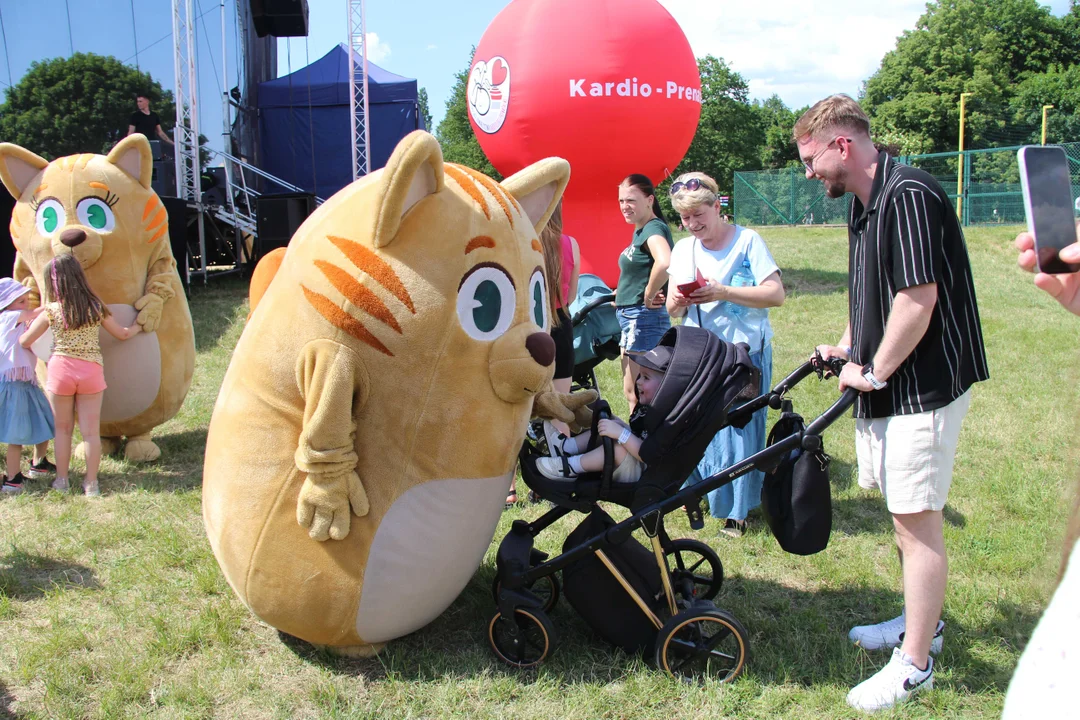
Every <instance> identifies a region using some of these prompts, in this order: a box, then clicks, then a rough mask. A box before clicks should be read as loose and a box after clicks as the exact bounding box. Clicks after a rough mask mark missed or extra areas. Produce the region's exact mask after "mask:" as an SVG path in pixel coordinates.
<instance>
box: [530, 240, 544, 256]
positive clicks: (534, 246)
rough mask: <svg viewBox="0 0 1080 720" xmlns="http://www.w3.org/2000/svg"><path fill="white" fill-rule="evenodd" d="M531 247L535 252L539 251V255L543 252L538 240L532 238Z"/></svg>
mask: <svg viewBox="0 0 1080 720" xmlns="http://www.w3.org/2000/svg"><path fill="white" fill-rule="evenodd" d="M532 249H533V250H535V251H536V252H538V253H540V254H541V255H543V254H544V248H543V247H541V245H540V241H539V240H533V241H532Z"/></svg>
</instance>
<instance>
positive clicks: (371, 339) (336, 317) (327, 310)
mask: <svg viewBox="0 0 1080 720" xmlns="http://www.w3.org/2000/svg"><path fill="white" fill-rule="evenodd" d="M300 287H301V289H303V291H304V297H306V298H307V301H308V302H309V303H311V306H312V307H313V308H315V309H316V310H317V311H318V313H319V314H320V315H322V316H323V317H324V318H326V319H327V320H329V321H330V324H331V325H334V326H335V327H338V328H341V329H342V330H344V331H345V332H347V333H349V334H350V335H352V336H353V337H354V338H356V339H357V340H359V341H360V342H362V343H367V344H368V345H370V346H371V347H373V348H375V349H376V350H378V351H379V352H381V353H386V354H387V355H389V356H390V357H394V353H392V352H390V351H389V350H388V349H387V348H386V346H385V345H383V344H382V343H381V342H379V339H378V338H377V337H375V336H374V335H372V334H371V333H370V332H368V329H367V328H366V327H364V324H363V323H362V322H360V321H359V320H357V319H356V318H354V317H353V316H352V315H349V314H348V313H347V312H345V311H344V310H342V309H341V308H339V307H338V306H337V305H335V304H334V303H333V302H331V300H330V298H328V297H326V296H325V295H320V294H319V293H317V292H315V291H314V290H308V289H307V288H306V287H304V286H303V285H301V286H300Z"/></svg>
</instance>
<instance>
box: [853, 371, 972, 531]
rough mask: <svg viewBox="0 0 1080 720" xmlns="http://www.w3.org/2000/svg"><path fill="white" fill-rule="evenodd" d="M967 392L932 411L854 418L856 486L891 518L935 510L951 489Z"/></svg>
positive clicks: (967, 403)
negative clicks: (878, 499)
mask: <svg viewBox="0 0 1080 720" xmlns="http://www.w3.org/2000/svg"><path fill="white" fill-rule="evenodd" d="M970 405H971V390H968V391H967V392H965V393H964V394H963V395H961V396H960V397H958V398H957V399H956V400H953V401H952V402H951V403H949V404H948V405H946V406H945V407H942V408H938V409H937V410H928V411H927V412H922V413H916V414H914V415H894V416H892V417H885V418H873V419H870V418H856V419H855V452H856V455H857V456H858V459H859V485H860V486H861V487H864V488H866V489H868V490H873V489H874V488H878V489H879V490H881V494H882V495H884V496H885V504H886V506H887V507H888V508H889V512H890V513H892V514H894V515H905V514H908V513H917V512H923V511H924V510H941V509H942V508H944V507H945V501H946V500H947V499H948V497H949V486H950V485H952V474H953V461H954V460H955V459H956V441H957V440H958V439H959V437H960V426H961V425H963V422H964V416H965V415H967V411H968V407H969V406H970Z"/></svg>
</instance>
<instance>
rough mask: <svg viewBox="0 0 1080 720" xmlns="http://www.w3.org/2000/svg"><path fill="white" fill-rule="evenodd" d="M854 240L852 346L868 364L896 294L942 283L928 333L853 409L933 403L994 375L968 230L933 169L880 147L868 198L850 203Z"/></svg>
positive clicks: (875, 413)
mask: <svg viewBox="0 0 1080 720" xmlns="http://www.w3.org/2000/svg"><path fill="white" fill-rule="evenodd" d="M848 246H849V252H848V298H849V306H848V319H849V321H850V323H851V347H852V350H851V354H852V360H853V361H854V362H856V363H858V364H860V365H865V364H866V363H868V362H870V361H871V360H873V358H874V354H875V353H876V352H877V350H878V346H879V345H880V344H881V341H882V338H883V337H884V336H885V324H886V322H887V321H888V318H889V312H890V310H891V309H892V304H893V298H895V297H896V294H897V293H898V292H899V291H901V290H903V289H905V288H909V287H914V286H916V285H926V284H928V283H937V304H936V305H935V306H934V310H933V314H932V315H931V317H930V325H929V327H927V329H926V334H925V335H923V337H922V339H921V340H920V341H919V343H918V345H916V346H915V349H914V350H913V351H912V352H911V354H910V355H909V356H908V357H907V358H906V359H905V360H904V362H903V363H901V364H900V367H899V368H897V370H896V372H895V373H894V374H893V375H892V376H891V377H889V378H888V387H886V388H884V389H883V390H876V391H874V392H869V393H861V394H860V395H859V399H858V401H857V402H856V404H855V417H860V418H880V417H890V416H893V415H910V414H914V413H920V412H926V411H928V410H935V409H937V408H940V407H944V406H946V405H948V404H949V403H951V402H952V401H953V400H955V399H957V398H958V397H960V396H961V395H963V394H964V393H965V392H966V391H967V389H968V388H970V387H971V386H972V384H974V383H976V382H979V381H980V380H986V379H988V378H989V377H990V370H989V368H988V367H987V363H986V349H985V348H984V346H983V338H982V326H981V325H980V322H979V308H978V306H977V304H976V301H975V283H974V281H973V279H972V276H971V264H970V262H969V261H968V254H967V246H966V245H965V244H964V235H963V232H962V230H961V229H960V222H959V221H958V220H957V218H956V210H955V209H954V208H953V204H952V202H951V201H950V200H949V196H948V195H947V194H946V193H945V191H944V190H943V189H942V188H941V185H939V184H938V182H937V181H936V180H935V179H934V178H933V177H932V176H931V175H929V174H928V173H926V172H924V171H922V170H919V169H917V168H913V167H908V166H907V165H901V164H900V163H898V162H897V161H896V160H894V159H892V158H890V157H889V156H888V154H887V153H884V152H883V153H881V154H880V155H879V156H878V166H877V173H876V174H875V176H874V184H873V186H872V189H871V191H870V201H869V202H868V203H867V205H866V207H865V208H864V207H863V204H862V203H861V202H860V201H859V199H858V198H854V199H853V201H852V203H851V217H850V218H849V220H848Z"/></svg>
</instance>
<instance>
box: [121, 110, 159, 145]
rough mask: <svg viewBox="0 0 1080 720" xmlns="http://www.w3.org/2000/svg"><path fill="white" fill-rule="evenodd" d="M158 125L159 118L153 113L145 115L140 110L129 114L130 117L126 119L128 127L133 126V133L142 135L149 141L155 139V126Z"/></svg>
mask: <svg viewBox="0 0 1080 720" xmlns="http://www.w3.org/2000/svg"><path fill="white" fill-rule="evenodd" d="M160 124H161V118H159V117H158V114H157V113H156V112H153V111H151V112H150V113H149V114H147V113H144V112H142V111H141V110H136V111H135V112H133V113H131V117H130V118H129V119H128V125H134V126H135V132H137V133H142V134H143V135H145V136H146V137H147V139H149V140H155V139H157V126H158V125H160Z"/></svg>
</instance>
